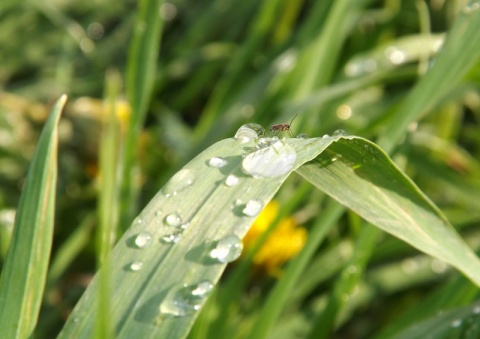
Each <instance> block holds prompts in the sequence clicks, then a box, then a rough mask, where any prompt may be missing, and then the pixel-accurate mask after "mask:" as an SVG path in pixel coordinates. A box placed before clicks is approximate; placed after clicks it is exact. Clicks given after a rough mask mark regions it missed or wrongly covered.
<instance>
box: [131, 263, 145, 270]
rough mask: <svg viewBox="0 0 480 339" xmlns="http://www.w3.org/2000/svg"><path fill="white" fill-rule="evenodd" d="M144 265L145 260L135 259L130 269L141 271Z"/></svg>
mask: <svg viewBox="0 0 480 339" xmlns="http://www.w3.org/2000/svg"><path fill="white" fill-rule="evenodd" d="M142 267H143V262H141V261H134V262H132V263H131V264H130V270H132V271H133V272H137V271H140V270H141V269H142Z"/></svg>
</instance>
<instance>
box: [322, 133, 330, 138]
mask: <svg viewBox="0 0 480 339" xmlns="http://www.w3.org/2000/svg"><path fill="white" fill-rule="evenodd" d="M326 138H330V136H329V135H328V134H324V135H323V137H322V139H326Z"/></svg>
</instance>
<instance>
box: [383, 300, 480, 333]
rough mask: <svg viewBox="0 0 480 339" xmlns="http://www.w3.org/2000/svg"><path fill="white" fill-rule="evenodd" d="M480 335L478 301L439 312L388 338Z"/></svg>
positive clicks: (479, 304) (479, 305) (479, 308)
mask: <svg viewBox="0 0 480 339" xmlns="http://www.w3.org/2000/svg"><path fill="white" fill-rule="evenodd" d="M479 336H480V303H479V302H476V303H473V304H471V305H469V306H466V307H462V308H458V309H454V310H451V311H448V312H443V313H440V314H438V315H436V316H434V317H432V318H430V319H428V320H425V321H422V322H420V323H417V324H415V325H413V326H411V327H410V328H408V329H406V330H405V331H403V332H402V333H399V334H397V335H394V336H392V337H390V338H395V339H411V338H427V337H430V338H440V339H443V338H445V339H447V338H468V339H470V338H471V339H475V338H478V337H479Z"/></svg>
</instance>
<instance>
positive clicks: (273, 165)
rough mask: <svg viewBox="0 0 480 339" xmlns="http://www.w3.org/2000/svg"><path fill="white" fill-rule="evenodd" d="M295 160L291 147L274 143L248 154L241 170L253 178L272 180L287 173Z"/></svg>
mask: <svg viewBox="0 0 480 339" xmlns="http://www.w3.org/2000/svg"><path fill="white" fill-rule="evenodd" d="M296 159H297V153H296V152H295V149H294V148H293V147H292V146H290V145H288V144H286V143H284V142H282V141H276V142H275V143H274V144H272V145H271V146H269V147H266V148H262V149H260V150H258V151H255V152H252V153H250V154H248V155H247V156H246V157H245V158H244V159H243V161H242V170H243V171H244V172H245V173H246V174H250V175H251V176H253V177H254V178H274V177H278V176H281V175H285V174H287V173H289V172H290V171H291V170H292V169H293V167H294V165H295V160H296Z"/></svg>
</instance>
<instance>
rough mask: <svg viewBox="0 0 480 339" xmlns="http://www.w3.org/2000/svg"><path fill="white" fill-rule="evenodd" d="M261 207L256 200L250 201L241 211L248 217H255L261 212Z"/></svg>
mask: <svg viewBox="0 0 480 339" xmlns="http://www.w3.org/2000/svg"><path fill="white" fill-rule="evenodd" d="M262 208H263V205H262V203H261V202H259V201H257V200H250V201H249V202H247V204H246V205H245V208H244V209H243V214H245V215H246V216H248V217H256V216H257V215H258V214H260V212H261V211H262Z"/></svg>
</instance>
